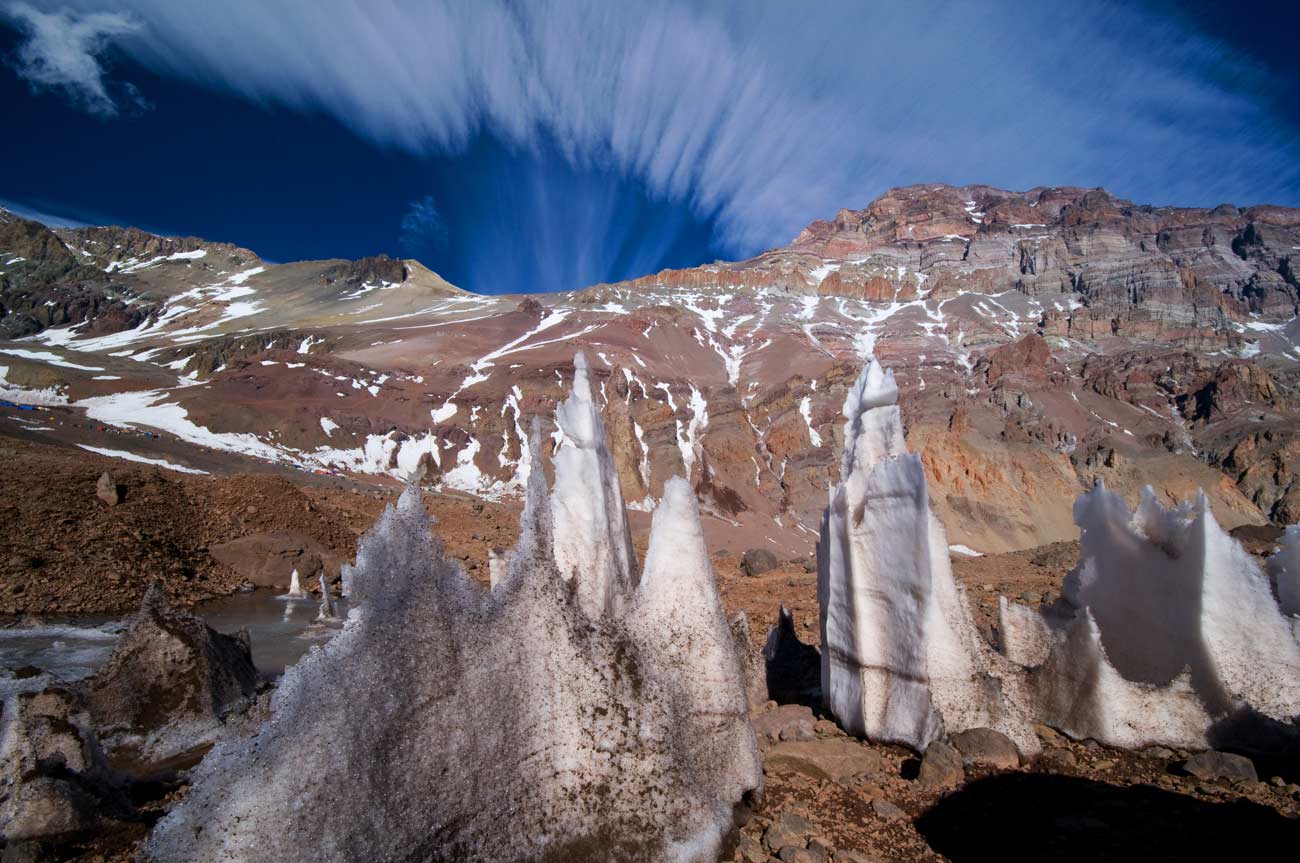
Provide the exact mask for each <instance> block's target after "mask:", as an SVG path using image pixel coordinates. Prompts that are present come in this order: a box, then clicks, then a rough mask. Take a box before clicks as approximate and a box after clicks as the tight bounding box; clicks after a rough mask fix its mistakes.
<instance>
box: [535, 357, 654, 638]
mask: <svg viewBox="0 0 1300 863" xmlns="http://www.w3.org/2000/svg"><path fill="white" fill-rule="evenodd" d="M555 420H556V422H557V423H558V424H559V427H560V432H561V433H562V434H563V438H562V440H561V442H560V447H559V449H558V450H557V451H556V453H555V487H554V488H552V489H551V511H552V542H553V547H554V554H555V563H556V565H557V566H558V567H559V569H560V573H561V575H563V576H564V577H565V578H566V579H569V580H570V581H573V582H574V585H575V589H576V591H577V594H578V602H579V604H580V605H581V606H582V609H583V611H585V612H586V613H587V616H588V617H591V618H593V619H594V618H598V617H600V616H601V615H602V614H605V613H607V612H608V613H617V612H619V611H620V610H621V607H622V604H623V602H624V600H625V598H626V597H628V596H630V595H631V593H632V590H633V588H635V587H636V582H637V568H636V556H635V555H634V554H633V552H632V535H631V532H630V531H629V529H628V523H627V510H626V508H625V507H624V506H623V492H622V490H621V489H620V487H619V483H618V472H617V471H616V470H615V468H614V459H613V457H612V456H611V455H610V452H609V447H608V445H607V443H606V440H605V426H604V423H603V422H601V418H600V408H598V407H597V406H596V403H595V402H594V401H593V400H592V397H591V381H590V379H589V378H588V375H587V359H586V357H585V356H583V355H582V354H581V353H578V354H577V355H576V356H575V357H574V358H573V390H572V392H571V394H570V396H569V398H567V399H565V400H564V401H562V402H560V404H559V405H557V406H556V408H555Z"/></svg>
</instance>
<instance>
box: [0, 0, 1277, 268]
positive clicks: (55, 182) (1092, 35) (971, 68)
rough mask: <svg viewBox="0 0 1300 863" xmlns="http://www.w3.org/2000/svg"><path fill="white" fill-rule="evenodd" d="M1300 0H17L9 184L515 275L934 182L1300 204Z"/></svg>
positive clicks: (200, 224) (753, 241) (736, 240)
mask: <svg viewBox="0 0 1300 863" xmlns="http://www.w3.org/2000/svg"><path fill="white" fill-rule="evenodd" d="M1298 6H1300V4H1279V5H1277V6H1276V8H1269V6H1268V4H1263V5H1254V6H1252V7H1251V10H1252V11H1251V14H1249V15H1244V14H1242V7H1241V6H1240V4H1233V5H1228V4H1214V3H1174V2H1169V0H1151V2H1147V3H1144V4H1141V3H1126V4H1112V3H1100V2H1089V3H1078V4H1065V3H1060V4H1046V3H1015V2H995V0H984V2H963V3H943V2H920V3H909V4H887V3H872V2H858V3H822V4H817V5H816V6H815V7H812V8H810V7H809V6H808V5H807V4H793V3H775V2H762V0H753V2H737V3H729V2H710V3H705V2H688V0H681V2H662V3H643V4H624V3H617V2H606V0H602V1H601V2H585V0H555V2H549V3H544V4H543V3H527V2H523V0H500V2H498V0H477V2H450V3H438V2H421V3H405V2H399V0H370V2H341V0H316V2H305V0H283V2H277V3H265V2H262V0H225V2H222V3H219V4H218V3H195V2H185V0H119V2H116V3H113V4H111V5H110V4H108V3H105V2H98V0H62V2H49V3H47V2H42V0H24V2H15V0H0V58H3V67H2V68H0V105H3V106H4V116H5V126H6V129H5V134H4V135H3V136H0V201H3V202H7V203H8V204H10V205H12V206H14V207H16V208H18V209H20V210H22V211H26V212H39V213H42V214H45V215H46V217H48V218H55V219H59V218H61V219H65V220H68V221H79V222H90V223H117V224H132V225H136V226H139V227H143V228H146V229H149V230H154V231H159V232H164V233H175V234H195V235H198V236H202V237H205V238H208V239H213V240H225V241H229V242H233V243H237V244H239V245H243V246H247V247H249V248H252V249H254V250H255V251H257V252H258V253H259V254H261V255H263V256H264V257H266V258H268V259H271V260H277V261H287V260H297V259H304V258H323V257H360V256H363V255H366V254H374V253H377V252H387V253H389V254H392V255H400V256H410V257H416V258H419V259H420V260H422V261H423V262H424V263H425V264H427V265H428V266H430V267H432V268H433V269H435V270H437V271H439V272H440V273H442V274H443V275H444V276H446V277H447V278H448V279H450V280H451V281H453V282H455V283H456V284H459V285H462V286H464V287H468V288H471V289H473V290H478V291H483V292H492V293H500V292H518V291H532V290H565V289H570V288H577V287H582V286H585V285H587V284H592V283H595V282H599V281H612V280H617V279H621V278H628V277H633V276H637V275H642V274H644V273H648V272H654V271H656V270H659V269H661V268H663V267H669V266H689V265H693V264H697V263H701V262H706V261H711V260H714V259H717V258H727V259H737V258H743V257H748V256H750V255H752V254H754V253H756V252H758V251H761V250H762V249H764V248H770V247H773V246H778V245H782V244H784V243H785V242H787V241H788V240H789V239H790V238H791V237H792V236H793V235H794V234H795V233H797V232H798V230H799V229H800V228H801V227H802V226H803V225H805V224H807V223H808V222H809V221H811V220H812V219H814V218H824V217H829V216H831V215H833V214H834V212H835V211H836V210H837V209H839V208H840V207H854V208H856V207H862V206H865V205H866V204H867V203H868V202H869V201H870V200H871V199H872V198H874V197H876V196H877V195H879V194H880V193H881V192H883V191H884V190H886V189H888V188H889V187H891V186H898V185H905V184H909V183H916V182H935V181H938V182H951V183H976V182H979V183H988V184H991V185H996V186H1002V187H1007V188H1029V187H1032V186H1035V185H1067V184H1069V185H1080V186H1104V187H1106V188H1108V189H1110V190H1111V191H1112V192H1114V193H1115V194H1118V195H1121V196H1123V197H1127V198H1130V199H1132V200H1134V201H1138V202H1142V203H1154V204H1182V205H1210V206H1212V205H1215V204H1218V203H1221V202H1224V201H1227V202H1232V203H1236V204H1239V205H1247V204H1253V203H1263V202H1270V203H1279V204H1286V205H1292V206H1300V135H1298V134H1297V132H1298V131H1300V71H1298V70H1297V59H1296V56H1295V55H1296V53H1297V52H1295V51H1294V48H1293V39H1294V34H1295V33H1296V32H1297V25H1300V12H1298V11H1297V7H1298ZM904 7H905V8H904Z"/></svg>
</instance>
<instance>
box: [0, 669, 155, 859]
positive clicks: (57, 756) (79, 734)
mask: <svg viewBox="0 0 1300 863" xmlns="http://www.w3.org/2000/svg"><path fill="white" fill-rule="evenodd" d="M129 812H130V806H129V803H128V801H127V799H126V797H125V795H124V794H123V783H122V782H121V780H120V777H118V776H117V775H116V774H114V773H113V771H112V770H110V769H109V767H108V762H107V760H106V758H105V757H104V753H103V751H102V750H101V749H100V745H99V741H98V739H97V738H96V736H95V734H94V732H93V730H92V729H91V728H90V726H89V723H88V721H87V718H86V716H85V714H84V713H83V710H82V705H81V703H80V702H79V700H78V698H77V696H76V693H74V692H72V691H70V690H67V689H63V688H59V687H51V688H49V689H46V690H44V691H42V692H32V693H24V694H21V695H18V696H16V697H14V698H12V699H10V700H8V701H6V702H5V703H4V704H3V706H2V707H0V843H4V844H6V845H8V844H13V845H14V853H15V854H16V853H17V851H18V845H17V844H16V843H24V842H35V841H53V842H59V841H65V840H69V839H75V838H76V837H78V836H82V835H86V834H89V833H91V832H94V831H97V830H102V829H104V828H105V827H106V826H109V825H110V824H111V823H112V822H113V821H115V820H117V819H120V818H123V817H125V816H126V815H128V814H129ZM6 856H8V855H6ZM16 859H17V858H16Z"/></svg>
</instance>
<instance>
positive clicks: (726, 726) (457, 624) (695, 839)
mask: <svg viewBox="0 0 1300 863" xmlns="http://www.w3.org/2000/svg"><path fill="white" fill-rule="evenodd" d="M576 365H578V366H579V368H578V369H577V370H576V374H575V378H577V380H575V385H574V391H573V393H572V395H571V396H570V398H569V399H568V400H567V401H566V402H565V403H564V407H563V408H562V411H563V413H562V415H561V416H560V421H561V423H562V425H564V424H567V427H566V428H565V434H566V440H565V443H564V446H563V447H562V448H561V450H560V453H559V454H557V457H556V463H555V472H556V490H555V491H554V492H552V493H548V492H547V490H546V479H545V474H544V472H543V470H542V465H541V461H540V460H541V453H542V447H541V440H540V433H539V432H538V430H537V428H538V427H537V425H536V424H535V425H534V432H533V443H532V446H531V447H530V454H531V457H532V460H533V464H532V466H531V470H530V473H529V477H528V490H527V494H526V497H525V505H524V512H523V515H522V518H521V530H520V539H519V544H518V545H517V546H516V547H515V548H514V549H512V550H511V551H510V552H509V554H508V555H507V558H506V560H505V561H504V572H501V571H500V570H499V571H498V575H499V578H498V579H497V580H496V584H495V586H494V587H493V588H492V589H491V590H490V591H489V590H486V589H484V588H483V587H481V586H480V585H478V584H477V583H475V582H473V581H471V580H470V579H469V577H468V576H467V575H466V574H465V572H464V571H463V570H462V569H461V567H460V565H459V563H458V562H456V561H454V560H452V559H450V558H448V557H447V556H446V555H445V554H444V552H443V549H442V546H441V543H440V542H439V541H438V540H437V539H436V538H434V537H433V536H432V535H431V524H430V520H429V518H428V516H427V515H426V514H425V511H424V507H423V503H422V501H421V498H420V494H419V491H418V490H417V489H415V488H414V487H412V488H408V489H407V491H406V492H405V493H404V494H403V495H402V497H401V499H400V500H399V501H398V503H397V505H396V506H390V507H388V508H387V509H386V510H385V511H384V513H383V514H382V515H381V516H380V517H379V519H378V521H376V523H375V525H374V526H373V527H372V528H371V529H370V531H369V532H368V533H367V534H366V535H365V536H364V537H363V538H362V539H361V541H360V543H359V545H358V556H357V562H356V564H355V565H354V566H351V567H348V568H347V569H346V571H345V574H344V583H345V585H346V588H347V590H346V592H347V594H348V595H349V597H350V600H351V601H352V603H353V609H352V610H351V611H350V612H349V615H348V620H347V622H346V624H345V625H344V628H343V631H342V632H341V633H340V634H339V635H338V636H337V637H335V638H334V639H333V640H331V641H330V642H329V643H328V644H326V645H325V646H324V647H322V648H319V649H316V650H313V651H312V652H311V653H309V654H308V655H307V656H306V657H304V659H303V660H302V661H301V662H299V663H298V665H296V666H294V667H292V668H291V669H289V670H288V671H287V672H286V673H285V676H284V679H283V682H282V683H281V685H280V688H279V689H278V690H277V692H276V695H275V699H274V702H273V705H272V708H273V714H272V718H271V719H270V720H269V721H268V722H267V723H266V724H264V725H263V726H262V727H261V728H260V729H259V730H258V731H257V733H256V734H255V735H254V736H253V737H252V738H249V739H244V740H238V739H228V740H227V741H225V742H223V743H222V744H220V745H219V746H218V747H217V748H216V749H214V750H213V752H212V753H211V754H209V755H208V757H207V758H205V759H204V760H203V762H202V763H201V764H200V765H199V767H198V768H197V769H196V770H195V772H194V775H193V787H192V789H191V791H190V794H189V796H188V797H187V798H186V799H185V801H184V802H183V803H181V804H180V805H179V806H178V807H176V808H175V809H174V810H172V812H171V813H170V814H169V815H168V816H167V817H166V818H164V819H163V820H162V821H161V822H160V823H159V825H158V827H157V828H156V829H155V831H154V834H153V836H152V837H151V838H150V840H149V842H148V845H147V848H146V853H147V856H148V857H150V858H151V859H154V860H159V861H181V860H205V861H223V860H224V861H234V860H239V861H320V860H325V861H334V860H338V861H351V860H384V861H417V860H419V861H425V860H469V859H472V860H488V861H493V860H501V861H505V860H523V859H528V860H554V861H560V860H571V859H588V860H615V859H617V860H649V861H705V860H716V859H717V856H718V854H719V847H720V842H721V839H722V836H723V835H724V833H725V832H726V831H728V830H729V829H730V828H731V825H732V809H733V806H734V805H735V804H736V803H738V802H740V801H741V800H742V799H743V798H744V796H745V795H746V794H747V793H749V792H751V791H753V790H755V789H757V788H758V787H760V785H761V782H762V773H761V767H760V763H759V759H758V751H757V747H756V743H755V740H754V736H753V732H752V729H751V728H750V726H749V720H748V709H747V703H746V695H745V689H744V682H743V673H742V671H741V666H740V660H739V658H738V656H737V655H736V652H735V647H734V645H733V643H732V641H731V636H730V630H729V627H728V626H727V623H726V620H725V617H724V616H723V611H722V606H721V601H720V599H719V597H718V594H717V589H716V586H715V584H714V579H713V573H712V570H711V567H710V565H709V560H708V556H707V553H706V550H705V546H704V541H703V537H702V534H701V528H700V523H699V512H698V509H697V505H696V502H695V498H694V495H693V494H692V493H691V491H690V487H689V486H688V485H687V484H686V483H685V481H682V480H670V481H669V482H668V483H667V484H666V485H665V488H664V498H663V501H662V502H661V503H660V505H659V506H658V508H657V509H656V511H655V514H654V518H653V523H652V528H651V539H650V546H649V552H648V554H647V557H646V562H645V568H644V572H643V574H642V575H641V577H640V580H639V582H638V580H637V578H636V576H635V572H636V570H635V568H634V567H630V568H629V569H628V570H627V573H626V574H627V578H626V579H623V578H621V577H620V578H611V579H610V580H609V581H607V582H605V583H604V585H603V586H601V585H595V586H593V585H592V584H588V583H586V582H587V580H589V579H591V580H597V581H598V580H599V579H602V578H605V577H606V576H608V575H609V574H610V572H611V570H610V569H609V568H607V567H593V566H589V565H587V562H584V563H583V565H579V566H575V567H574V568H573V570H572V573H571V578H572V581H569V580H566V579H565V578H564V576H563V575H562V574H561V570H560V567H559V566H558V565H557V562H556V554H555V553H554V552H553V551H552V539H553V537H559V538H562V539H564V540H565V541H569V540H573V539H576V540H578V544H579V545H583V546H585V547H587V548H589V549H594V548H597V547H600V546H604V545H608V546H610V547H609V548H604V549H602V553H603V554H605V559H606V560H624V559H625V560H627V561H629V562H632V561H634V560H635V557H634V556H633V553H632V550H631V548H630V544H629V543H627V539H626V531H625V530H622V529H617V527H616V526H617V525H619V524H622V523H624V522H625V520H626V519H625V516H624V514H623V513H622V512H621V509H620V512H619V513H618V514H617V518H614V517H612V516H611V518H610V520H609V521H585V522H580V523H578V524H575V525H567V526H566V528H565V530H564V531H553V527H552V525H553V521H559V520H561V519H565V518H569V515H568V514H567V511H566V510H564V509H563V508H562V506H555V504H557V503H561V504H563V503H564V502H565V501H567V500H568V498H569V496H570V495H572V494H576V493H578V492H579V491H585V492H587V493H591V494H594V496H595V500H597V501H601V500H603V501H609V502H611V503H612V504H614V505H617V506H619V507H621V499H622V498H621V493H620V492H619V491H618V489H617V479H616V478H615V474H614V473H613V472H612V471H608V472H607V471H606V470H605V466H606V465H607V463H608V458H609V457H608V451H607V449H605V446H604V439H605V438H604V430H603V428H602V427H601V426H600V423H599V417H598V415H591V414H589V413H588V411H587V407H588V403H589V402H590V388H589V387H587V391H586V393H585V394H584V393H583V392H582V387H581V378H583V377H584V375H583V372H582V369H581V363H578V364H576ZM584 424H585V425H584ZM566 449H568V450H570V452H571V455H568V456H566V455H564V452H565V450H566ZM575 472H577V475H575ZM606 484H608V485H610V486H613V488H605V487H604V486H605V485H606ZM611 526H614V527H615V529H607V528H610V527H611ZM583 531H587V532H590V535H585V536H579V535H578V534H579V533H581V532H583ZM615 571H616V570H615ZM602 592H603V593H604V595H605V596H607V597H611V598H612V600H611V601H609V602H607V603H606V604H605V605H604V607H603V608H597V609H595V612H594V613H591V612H589V611H588V610H587V604H586V603H584V602H580V598H581V597H583V596H584V595H585V596H600V595H601V594H602Z"/></svg>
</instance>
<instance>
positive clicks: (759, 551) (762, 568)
mask: <svg viewBox="0 0 1300 863" xmlns="http://www.w3.org/2000/svg"><path fill="white" fill-rule="evenodd" d="M780 565H781V564H780V562H779V561H778V560H777V559H776V555H775V554H773V553H772V552H770V551H768V550H767V549H766V548H751V549H749V550H747V551H746V552H745V554H744V556H742V557H741V558H740V569H741V571H742V572H744V573H745V575H748V576H751V577H752V576H755V575H762V574H763V573H765V572H771V571H772V570H774V569H776V568H777V567H778V566H780Z"/></svg>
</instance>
